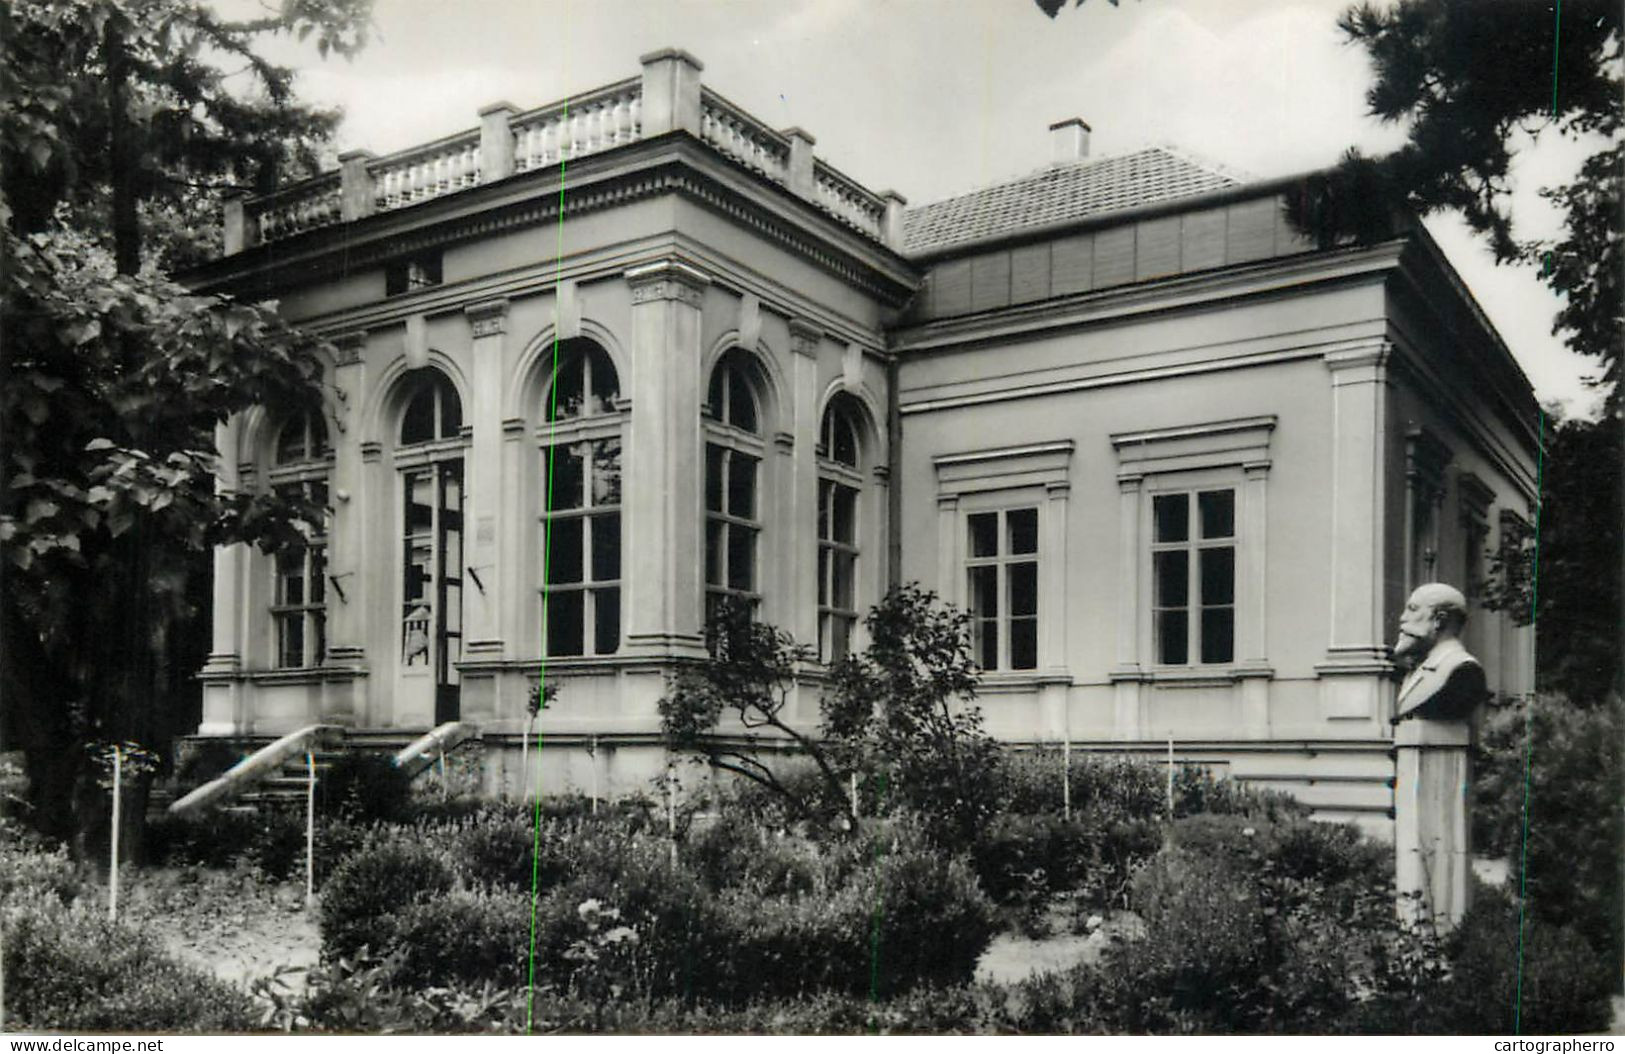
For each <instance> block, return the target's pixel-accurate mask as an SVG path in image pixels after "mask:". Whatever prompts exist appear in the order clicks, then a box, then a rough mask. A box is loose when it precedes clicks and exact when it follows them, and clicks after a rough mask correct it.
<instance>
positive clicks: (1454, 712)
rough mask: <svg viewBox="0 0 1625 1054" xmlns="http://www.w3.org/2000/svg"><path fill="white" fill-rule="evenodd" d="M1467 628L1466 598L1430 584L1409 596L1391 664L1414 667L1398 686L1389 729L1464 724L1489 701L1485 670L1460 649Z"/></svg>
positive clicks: (1451, 590) (1455, 591)
mask: <svg viewBox="0 0 1625 1054" xmlns="http://www.w3.org/2000/svg"><path fill="white" fill-rule="evenodd" d="M1466 624H1467V598H1466V597H1464V596H1462V595H1461V592H1460V591H1459V590H1457V589H1454V588H1452V587H1450V586H1447V585H1445V584H1443V583H1442V582H1429V583H1428V584H1427V585H1424V586H1418V587H1417V588H1416V590H1415V592H1413V593H1411V597H1410V599H1409V600H1408V601H1406V602H1405V610H1404V611H1403V612H1402V613H1401V614H1400V616H1399V641H1398V643H1396V644H1395V645H1394V658H1396V659H1401V660H1407V659H1408V660H1409V661H1411V662H1412V663H1413V665H1412V667H1411V671H1410V673H1409V674H1408V675H1407V676H1406V678H1405V681H1404V683H1403V684H1401V685H1400V688H1399V697H1398V699H1397V700H1396V701H1395V704H1394V717H1393V722H1392V723H1393V724H1395V725H1397V724H1399V723H1400V722H1402V721H1409V720H1413V719H1416V718H1425V719H1428V720H1432V721H1465V720H1467V719H1469V718H1470V717H1472V714H1473V710H1474V709H1476V708H1477V707H1478V705H1479V704H1480V703H1482V702H1483V701H1484V700H1485V698H1486V697H1487V696H1488V695H1489V689H1488V687H1487V686H1486V682H1485V679H1484V668H1483V667H1482V666H1480V665H1479V663H1478V660H1477V659H1475V658H1473V657H1472V656H1471V655H1469V654H1468V653H1467V649H1466V648H1465V647H1463V646H1462V643H1461V630H1462V627H1463V626H1465V625H1466Z"/></svg>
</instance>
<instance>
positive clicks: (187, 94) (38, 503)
mask: <svg viewBox="0 0 1625 1054" xmlns="http://www.w3.org/2000/svg"><path fill="white" fill-rule="evenodd" d="M365 13H366V6H365V0H288V2H286V3H285V4H284V5H283V8H282V10H281V11H280V12H279V13H275V14H269V15H266V16H265V17H263V18H258V19H254V20H251V21H246V22H230V21H224V20H222V19H220V18H219V17H218V16H217V15H216V14H215V13H214V11H213V10H212V9H211V8H210V7H209V6H208V5H206V4H204V3H201V2H191V0H51V2H48V3H47V2H40V0H0V48H3V53H0V173H3V174H0V192H3V201H0V221H3V223H4V227H5V231H4V242H3V251H4V261H3V263H4V268H3V272H4V277H3V281H0V294H3V297H4V301H3V307H4V313H5V317H6V339H5V341H4V342H3V343H0V426H3V428H4V432H5V447H4V453H3V455H0V541H3V543H4V550H5V551H4V559H3V560H0V573H3V574H4V580H3V581H0V649H3V655H0V691H3V693H4V697H5V700H6V708H5V713H4V719H5V730H4V731H5V737H6V739H7V740H8V741H9V742H12V743H14V744H16V745H18V746H21V747H22V749H23V750H24V752H25V755H26V767H27V771H28V775H29V780H30V793H29V801H30V805H31V806H32V810H31V812H32V819H33V820H34V821H35V822H36V824H38V825H39V826H41V827H42V828H44V829H46V830H48V831H50V832H52V833H55V834H68V833H72V832H73V831H75V830H78V831H79V833H81V834H84V833H87V831H88V830H89V829H90V828H92V827H94V825H95V824H97V823H98V822H100V820H101V819H102V818H103V809H104V808H105V805H104V804H103V801H102V799H103V798H104V796H102V795H98V794H95V793H94V784H93V776H94V774H93V773H92V772H90V771H88V769H87V767H86V765H85V763H84V757H85V754H84V751H82V750H80V749H78V748H77V744H78V743H80V742H83V741H86V740H110V739H111V740H133V741H136V742H141V743H146V744H155V743H157V742H158V741H160V740H161V739H162V738H163V734H164V733H165V732H166V731H167V729H168V727H169V726H170V724H171V723H172V722H173V717H172V714H173V712H174V711H175V709H176V708H177V707H178V706H179V705H180V700H181V699H182V698H183V697H184V695H185V694H186V692H187V682H188V681H190V678H191V674H192V672H193V670H194V669H195V664H193V663H191V662H179V661H177V656H178V655H184V654H185V652H184V650H183V649H180V648H178V647H177V641H178V640H182V639H186V638H190V637H191V636H192V631H191V629H190V627H191V626H193V625H195V623H187V622H185V621H183V620H185V619H187V618H189V617H191V616H194V615H195V614H196V608H197V606H198V600H199V599H200V594H203V593H205V592H206V581H207V577H206V571H207V557H208V552H209V549H210V547H211V546H213V545H215V544H217V543H229V542H239V541H240V542H255V543H259V544H262V545H265V546H267V547H272V548H274V547H276V546H278V545H287V544H292V543H295V542H297V540H298V539H299V538H300V537H301V525H308V524H311V523H313V522H316V521H318V520H319V519H320V517H321V516H322V514H323V513H322V510H321V509H319V508H315V507H312V506H311V504H310V503H309V502H307V501H303V500H298V499H286V498H275V497H272V496H266V495H258V496H256V495H233V494H217V493H216V492H215V487H214V476H213V469H214V431H215V428H216V426H218V425H219V424H221V423H222V422H224V421H225V420H227V419H228V418H229V417H230V416H231V415H232V414H234V413H238V412H241V411H243V410H246V409H248V408H249V407H251V406H255V405H261V404H268V403H275V404H277V405H281V406H287V407H289V408H291V409H293V410H294V411H296V412H299V411H309V410H313V409H315V408H316V407H317V406H318V402H317V399H318V394H319V380H320V376H321V369H322V367H321V355H320V345H319V344H318V342H316V341H313V340H311V339H309V338H307V337H304V336H301V335H300V334H298V333H296V332H294V331H292V330H290V329H289V328H288V327H286V326H285V325H283V324H282V323H281V322H280V321H279V320H278V319H277V318H276V316H275V315H274V313H273V312H272V311H271V310H269V309H268V308H267V307H264V306H256V305H249V304H239V303H233V302H230V301H228V300H226V299H223V298H220V297H214V296H199V295H194V294H192V293H190V292H189V291H187V290H186V289H185V288H183V287H181V286H180V285H177V284H175V283H174V282H171V281H169V280H167V279H165V278H163V277H162V276H161V275H160V274H159V273H158V271H157V267H156V265H157V264H158V262H159V260H160V259H162V258H164V257H166V256H167V257H168V258H169V259H170V261H172V262H173V261H174V260H176V259H184V258H186V257H187V256H188V255H192V254H195V253H196V252H198V251H204V250H206V249H207V246H206V245H205V244H201V243H197V242H193V243H189V244H188V243H177V242H176V241H173V240H169V239H167V238H165V239H164V241H163V242H161V243H160V242H158V241H157V240H155V239H149V238H147V237H144V232H146V231H151V232H153V233H154V234H156V235H158V236H159V237H163V236H164V235H166V234H168V233H173V232H175V231H180V230H185V229H205V228H212V227H213V226H214V225H215V224H214V221H213V218H212V206H213V200H214V197H215V196H216V195H218V194H219V193H220V192H222V191H224V190H227V189H232V188H235V187H242V186H244V182H243V181H244V180H250V179H251V180H253V181H254V183H255V184H256V185H260V186H264V185H266V184H267V183H269V182H271V181H274V180H275V179H276V178H277V176H278V173H279V171H287V170H290V169H291V170H297V166H299V165H300V164H303V163H308V162H310V161H311V160H312V159H313V158H314V156H315V151H316V149H317V147H318V146H319V145H320V143H321V142H322V141H323V139H324V137H325V136H326V135H327V134H328V132H330V131H331V129H332V127H333V124H334V121H335V119H336V117H335V115H333V114H330V113H324V112H321V111H315V110H311V109H308V108H305V107H301V106H298V105H297V104H295V103H294V102H293V101H292V96H291V91H292V78H293V74H292V72H291V71H290V70H287V69H283V68H281V67H278V66H275V65H273V64H271V63H268V62H266V61H265V60H263V59H261V58H260V57H259V56H258V55H257V53H256V52H255V43H256V41H258V40H260V39H262V38H263V37H265V36H266V35H269V34H276V33H291V34H295V35H298V36H301V37H305V36H311V35H314V36H315V40H316V44H317V46H318V48H319V49H320V50H322V51H323V52H327V51H338V52H341V53H348V52H350V51H353V50H354V49H355V48H356V47H359V46H360V44H361V42H362V41H363V40H364V34H365V23H364V16H365ZM237 64H240V65H242V66H243V67H244V68H243V70H242V71H233V70H231V69H230V68H229V66H231V65H237ZM237 72H243V73H246V74H248V76H249V80H248V82H247V83H246V84H245V83H243V82H241V81H238V80H236V79H235V77H236V73H237ZM200 585H201V586H202V588H200ZM140 804H141V800H140V799H139V797H138V800H137V801H136V802H135V805H136V806H137V807H135V808H132V809H130V810H129V811H128V813H127V815H128V816H130V817H131V820H132V823H133V824H137V825H138V824H139V822H140V817H141V814H142V811H143V810H142V809H141V808H140V807H139V806H140Z"/></svg>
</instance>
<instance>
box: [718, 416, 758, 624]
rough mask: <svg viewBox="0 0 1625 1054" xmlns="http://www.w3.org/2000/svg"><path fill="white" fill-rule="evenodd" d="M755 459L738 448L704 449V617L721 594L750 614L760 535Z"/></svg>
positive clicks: (719, 447)
mask: <svg viewBox="0 0 1625 1054" xmlns="http://www.w3.org/2000/svg"><path fill="white" fill-rule="evenodd" d="M758 464H759V461H758V459H757V458H755V457H754V456H752V455H750V454H748V453H745V452H744V451H742V450H735V449H733V448H731V447H726V446H722V445H720V444H718V443H707V444H706V445H705V606H706V617H707V618H709V617H710V616H711V615H712V614H713V613H714V612H715V610H716V605H717V602H718V601H719V600H720V599H721V598H722V597H725V596H737V597H741V598H743V599H744V600H745V602H746V603H747V604H749V605H750V607H751V609H752V610H754V609H755V607H756V603H757V601H758V600H760V599H761V594H760V593H759V592H758V590H757V586H756V544H757V539H758V536H759V535H760V534H761V531H762V522H761V516H760V514H759V512H758V511H757V494H756V479H757V466H758Z"/></svg>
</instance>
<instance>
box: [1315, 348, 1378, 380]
mask: <svg viewBox="0 0 1625 1054" xmlns="http://www.w3.org/2000/svg"><path fill="white" fill-rule="evenodd" d="M1393 351H1394V346H1393V344H1391V343H1389V342H1388V341H1386V340H1371V341H1366V342H1363V343H1359V344H1353V345H1344V346H1342V347H1340V348H1336V349H1334V350H1332V351H1328V352H1326V354H1325V355H1323V356H1322V357H1321V360H1322V361H1323V362H1325V364H1326V368H1327V369H1328V370H1330V371H1331V372H1332V375H1333V376H1332V383H1333V384H1359V383H1361V382H1366V383H1370V382H1375V381H1382V380H1384V379H1385V378H1386V376H1387V367H1388V360H1389V358H1391V357H1392V355H1393Z"/></svg>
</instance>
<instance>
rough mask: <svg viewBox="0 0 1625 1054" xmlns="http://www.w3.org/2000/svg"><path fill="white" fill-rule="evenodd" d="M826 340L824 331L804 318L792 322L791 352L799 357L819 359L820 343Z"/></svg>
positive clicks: (793, 319)
mask: <svg viewBox="0 0 1625 1054" xmlns="http://www.w3.org/2000/svg"><path fill="white" fill-rule="evenodd" d="M823 339H824V331H823V330H821V329H819V328H818V327H817V326H815V325H813V324H812V323H811V322H808V321H807V320H806V319H804V318H792V319H791V320H790V350H791V351H793V352H795V353H796V354H797V355H805V356H806V357H807V358H809V359H816V358H817V357H818V343H819V341H821V340H823Z"/></svg>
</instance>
